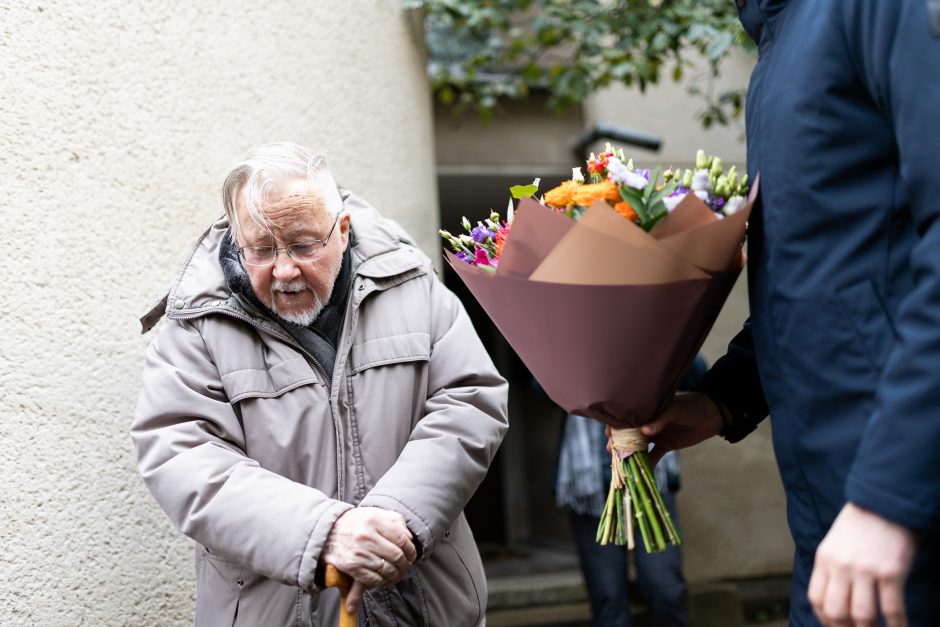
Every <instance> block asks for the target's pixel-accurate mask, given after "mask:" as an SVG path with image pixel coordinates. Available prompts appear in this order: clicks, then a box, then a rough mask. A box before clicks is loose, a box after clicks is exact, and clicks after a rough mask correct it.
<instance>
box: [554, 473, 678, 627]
mask: <svg viewBox="0 0 940 627" xmlns="http://www.w3.org/2000/svg"><path fill="white" fill-rule="evenodd" d="M663 501H664V502H665V504H666V508H667V509H668V510H669V515H670V516H672V519H673V521H675V522H676V523H677V524H678V518H677V516H676V505H675V496H674V494H673V493H672V492H665V493H664V494H663ZM568 516H569V519H570V521H571V529H572V532H573V533H574V539H575V544H576V545H577V548H578V557H579V558H580V560H581V571H582V572H583V573H584V583H585V585H586V586H587V590H588V598H589V599H590V602H591V611H592V612H593V614H594V624H595V625H596V626H597V627H630V598H629V595H628V592H627V590H628V587H629V578H628V574H627V548H626V547H623V546H613V545H607V546H601V545H599V544H597V542H596V541H595V540H594V538H595V534H596V533H597V525H598V523H599V522H600V520H599V519H598V518H596V517H594V516H590V515H584V514H576V513H574V512H572V511H569V512H568ZM634 562H635V564H636V571H637V572H636V574H637V584H638V585H639V588H640V592H641V594H642V595H643V598H644V599H646V602H647V603H648V604H649V607H650V621H649V624H650V627H686V626H687V625H688V624H689V620H688V601H687V599H686V583H685V577H684V576H683V575H682V553H681V551H680V550H679V547H677V546H670V547H669V548H667V549H666V550H665V551H664V552H662V553H657V554H655V555H650V554H649V553H647V552H646V551H645V550H644V548H643V543H642V541H638V543H637V548H636V550H635V551H634Z"/></svg>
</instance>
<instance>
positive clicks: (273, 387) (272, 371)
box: [221, 357, 320, 403]
mask: <svg viewBox="0 0 940 627" xmlns="http://www.w3.org/2000/svg"><path fill="white" fill-rule="evenodd" d="M221 378H222V388H223V389H224V390H225V395H226V396H227V397H228V399H229V402H231V403H238V402H239V401H242V400H245V399H247V398H275V397H278V396H281V395H282V394H284V393H286V392H289V391H291V390H293V389H295V388H298V387H301V386H303V385H312V384H313V385H319V384H320V380H319V379H318V378H317V375H316V373H315V372H314V371H313V369H312V368H311V367H310V364H308V363H307V360H306V359H304V358H303V357H296V358H293V359H285V360H284V361H281V362H278V363H275V364H272V365H270V366H268V367H265V368H243V369H239V370H234V371H231V372H226V373H224V374H222V377H221Z"/></svg>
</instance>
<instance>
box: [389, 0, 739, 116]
mask: <svg viewBox="0 0 940 627" xmlns="http://www.w3.org/2000/svg"><path fill="white" fill-rule="evenodd" d="M406 6H407V7H409V8H412V9H418V10H421V11H423V12H424V14H425V25H426V30H427V46H428V56H429V59H430V61H429V64H428V72H429V75H430V78H431V82H432V85H433V88H434V91H435V93H436V94H437V97H438V98H439V100H440V101H441V102H442V103H444V104H446V105H451V106H454V107H456V108H458V109H463V108H466V107H474V108H476V109H477V110H478V111H480V113H482V114H483V115H484V116H487V115H489V113H491V112H492V110H493V109H494V108H495V107H496V106H497V103H498V102H499V100H500V99H501V98H510V99H521V98H525V97H526V96H527V95H528V94H529V92H530V91H531V90H532V89H544V90H546V91H547V93H548V95H549V105H550V106H551V107H553V108H556V109H563V108H564V107H566V106H568V105H570V104H574V103H580V102H582V101H583V100H584V99H585V98H586V97H587V96H588V95H589V94H591V93H592V92H594V91H596V90H598V89H600V88H603V87H605V86H607V85H611V84H614V83H622V84H624V85H626V86H627V87H631V86H635V87H637V88H639V89H640V91H641V92H642V91H644V90H645V89H646V87H647V85H651V84H656V83H658V82H659V81H660V80H662V78H663V75H664V74H668V75H669V76H670V77H671V78H672V79H673V80H675V81H679V80H682V78H683V75H684V73H685V72H686V71H687V70H688V69H689V68H690V67H693V59H692V58H691V57H694V56H696V55H694V54H693V53H698V56H699V57H700V59H699V60H698V67H699V68H701V59H704V60H705V64H706V69H705V72H704V74H705V76H704V77H703V80H698V81H690V83H691V87H690V88H689V91H690V92H691V93H692V94H694V95H696V96H698V97H701V98H702V99H703V100H704V108H703V109H702V110H701V111H700V112H699V113H698V117H699V119H700V120H701V122H702V124H703V125H704V126H705V127H709V126H711V125H712V124H715V123H717V124H727V123H728V122H729V121H730V120H731V119H732V118H735V117H737V116H739V115H740V113H741V111H742V110H743V108H744V96H743V93H742V92H741V91H727V92H723V93H718V94H716V93H715V89H714V82H715V78H716V77H717V76H718V70H719V63H720V62H721V60H722V59H723V58H724V57H725V56H727V55H728V53H729V52H730V51H731V50H732V48H734V47H742V48H745V49H753V43H752V42H751V40H750V39H749V38H748V37H747V35H746V34H745V33H744V31H743V30H742V29H741V27H740V24H739V23H738V19H737V10H736V8H735V3H734V2H733V1H732V0H407V1H406Z"/></svg>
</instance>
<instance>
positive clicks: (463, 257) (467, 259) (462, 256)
mask: <svg viewBox="0 0 940 627" xmlns="http://www.w3.org/2000/svg"><path fill="white" fill-rule="evenodd" d="M455 256H456V257H457V259H459V260H461V261H463V262H466V263H473V256H471V255H470V253H468V252H466V251H464V250H461V251H460V252H458V253H457V254H456V255H455Z"/></svg>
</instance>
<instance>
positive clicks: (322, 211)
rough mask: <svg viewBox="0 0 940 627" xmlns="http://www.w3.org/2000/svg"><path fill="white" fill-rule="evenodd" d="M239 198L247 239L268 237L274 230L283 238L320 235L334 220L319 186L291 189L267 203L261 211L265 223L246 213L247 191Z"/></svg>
mask: <svg viewBox="0 0 940 627" xmlns="http://www.w3.org/2000/svg"><path fill="white" fill-rule="evenodd" d="M239 196H240V198H239V203H238V214H239V223H240V227H241V228H242V229H243V230H244V231H245V234H246V235H251V236H254V235H266V234H268V233H269V232H271V231H272V230H273V231H277V232H280V233H283V234H290V233H296V232H304V231H317V230H319V229H322V227H323V225H324V224H325V223H327V222H328V221H329V218H330V217H331V215H330V211H329V206H328V204H327V201H326V199H325V198H324V197H323V194H322V192H321V190H320V188H319V187H318V186H316V185H310V184H303V185H291V186H289V187H287V188H285V189H284V190H283V191H282V193H280V194H278V195H271V196H270V197H269V199H268V202H267V203H265V204H263V205H262V206H260V207H258V209H259V212H260V213H261V216H262V219H263V222H262V223H259V222H258V221H257V220H255V219H254V218H253V217H252V216H251V215H250V212H248V211H247V210H245V208H244V207H245V204H244V203H245V201H246V198H245V196H244V191H243V192H242V193H241V194H240V195H239Z"/></svg>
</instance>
